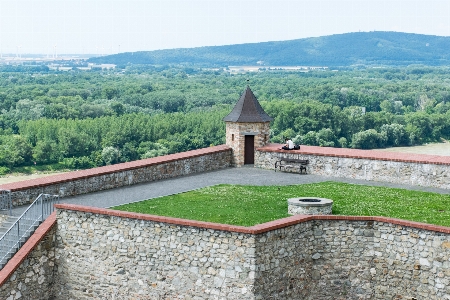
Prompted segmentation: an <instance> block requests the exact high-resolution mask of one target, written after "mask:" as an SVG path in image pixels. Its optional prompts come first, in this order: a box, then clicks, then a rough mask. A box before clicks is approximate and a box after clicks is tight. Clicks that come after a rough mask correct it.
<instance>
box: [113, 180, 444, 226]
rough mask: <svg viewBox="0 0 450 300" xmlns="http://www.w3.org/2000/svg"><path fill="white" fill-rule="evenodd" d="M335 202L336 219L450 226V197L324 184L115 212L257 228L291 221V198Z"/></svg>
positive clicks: (218, 191)
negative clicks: (380, 219) (383, 219)
mask: <svg viewBox="0 0 450 300" xmlns="http://www.w3.org/2000/svg"><path fill="white" fill-rule="evenodd" d="M309 196H313V197H321V198H329V199H332V200H333V201H334V203H333V214H334V215H349V216H385V217H392V218H398V219H405V220H411V221H417V222H423V223H429V224H436V225H443V226H449V227H450V195H441V194H436V193H428V192H418V191H409V190H403V189H394V188H386V187H374V186H366V185H355V184H347V183H339V182H331V181H330V182H322V183H314V184H301V185H289V186H245V185H216V186H211V187H207V188H202V189H199V190H195V191H191V192H186V193H181V194H177V195H173V196H167V197H161V198H156V199H151V200H146V201H142V202H137V203H133V204H127V205H121V206H116V207H114V208H113V209H117V210H123V211H131V212H139V213H145V214H152V215H159V216H170V217H176V218H183V219H190V220H199V221H207V222H214V223H222V224H232V225H241V226H253V225H256V224H261V223H265V222H269V221H272V220H276V219H281V218H285V217H287V216H288V214H287V199H288V198H294V197H309Z"/></svg>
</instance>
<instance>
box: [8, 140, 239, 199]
mask: <svg viewBox="0 0 450 300" xmlns="http://www.w3.org/2000/svg"><path fill="white" fill-rule="evenodd" d="M224 151H231V148H230V147H229V146H227V145H219V146H213V147H208V148H203V149H198V150H191V151H186V152H180V153H175V154H169V155H164V156H158V157H153V158H147V159H142V160H136V161H131V162H126V163H121V164H116V165H109V166H104V167H98V168H92V169H87V170H80V171H73V172H67V173H63V174H58V175H51V176H46V177H42V178H36V179H30V180H24V181H18V182H13V183H7V184H3V185H0V189H3V190H10V191H20V190H24V189H29V188H34V187H41V186H47V185H52V184H56V183H63V182H69V181H75V180H79V179H84V178H89V177H95V176H101V175H106V174H111V173H117V172H123V171H128V170H132V169H139V168H143V167H148V166H152V165H158V164H163V163H169V162H173V161H177V160H182V159H189V158H193V157H198V156H203V155H207V154H213V153H220V152H224Z"/></svg>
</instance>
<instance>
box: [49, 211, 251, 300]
mask: <svg viewBox="0 0 450 300" xmlns="http://www.w3.org/2000/svg"><path fill="white" fill-rule="evenodd" d="M101 211H103V212H108V210H101ZM122 214H124V215H127V213H122ZM57 218H58V222H57V226H58V229H57V232H58V233H57V246H56V255H57V257H58V259H57V260H56V264H57V266H58V268H57V272H56V273H55V286H54V290H55V299H61V300H62V299H64V300H65V299H215V298H217V299H253V298H252V291H253V281H254V276H255V275H254V273H255V270H254V265H255V264H254V260H255V246H254V244H255V240H254V237H253V236H252V235H250V234H243V233H237V232H231V231H222V230H213V229H208V228H200V227H193V226H183V225H180V224H170V223H163V222H158V221H151V220H142V219H130V218H122V217H118V216H114V215H109V214H95V213H90V212H80V211H71V210H61V209H58V214H57ZM186 222H187V221H186Z"/></svg>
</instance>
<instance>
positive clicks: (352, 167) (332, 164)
mask: <svg viewBox="0 0 450 300" xmlns="http://www.w3.org/2000/svg"><path fill="white" fill-rule="evenodd" d="M302 147H303V148H306V147H304V146H302ZM311 148H312V147H311ZM315 148H319V147H315ZM323 148H325V147H323ZM276 149H277V148H275V147H274V146H272V147H267V148H260V149H257V151H256V154H255V166H256V167H259V168H264V169H274V165H275V162H276V161H277V160H279V159H280V158H281V157H286V158H294V159H302V160H309V164H308V166H307V167H306V168H307V173H309V174H315V175H322V176H330V177H343V178H353V179H362V180H371V181H381V182H391V183H399V184H408V185H419V186H428V187H436V188H443V189H450V157H448V159H447V157H442V158H443V159H445V160H448V163H446V164H444V163H434V162H433V161H430V162H427V161H418V162H415V161H412V160H407V159H404V160H389V159H387V157H388V154H386V155H385V156H386V157H380V158H377V157H369V158H366V157H364V156H355V157H351V156H350V155H341V156H338V155H323V154H322V153H318V154H311V153H304V151H302V149H301V150H299V151H289V152H288V151H279V150H276ZM331 149H336V148H331ZM326 150H328V149H326ZM338 150H340V149H338ZM358 151H360V152H362V151H363V150H358ZM363 153H370V152H367V150H366V152H363ZM374 153H376V152H374ZM378 153H379V152H378ZM385 153H386V152H385Z"/></svg>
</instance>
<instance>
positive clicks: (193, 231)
mask: <svg viewBox="0 0 450 300" xmlns="http://www.w3.org/2000/svg"><path fill="white" fill-rule="evenodd" d="M57 207H58V216H57V218H58V227H57V241H56V251H55V252H56V257H57V259H56V265H57V266H58V268H57V272H56V273H55V284H54V291H55V296H56V299H68V298H75V299H91V298H98V299H103V298H102V297H103V296H102V295H105V294H107V295H115V297H118V298H117V299H120V297H122V298H124V299H129V298H130V297H134V298H135V299H159V298H161V297H168V298H170V299H174V298H175V299H176V297H185V298H189V297H191V298H192V299H195V297H199V299H200V298H206V299H213V298H224V299H299V298H302V299H308V300H313V299H380V300H381V299H383V300H384V299H414V298H415V299H433V300H434V299H436V300H437V299H450V287H449V286H450V285H449V280H450V229H449V228H447V227H439V226H434V225H427V224H421V223H415V222H409V221H403V220H395V219H389V218H382V217H344V216H299V215H298V216H293V217H289V218H286V219H283V220H278V221H274V222H269V223H266V224H261V225H256V226H253V227H239V226H229V225H221V224H211V223H204V222H196V221H188V220H180V219H172V218H165V217H155V216H148V215H147V216H146V215H141V214H133V213H127V212H116V211H111V210H105V209H93V208H88V207H78V206H75V205H57ZM55 270H56V269H55ZM77 287H84V288H83V289H80V288H77ZM127 297H128V298H127Z"/></svg>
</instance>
